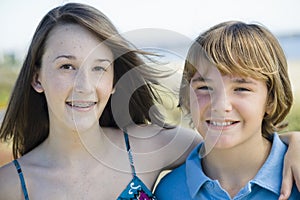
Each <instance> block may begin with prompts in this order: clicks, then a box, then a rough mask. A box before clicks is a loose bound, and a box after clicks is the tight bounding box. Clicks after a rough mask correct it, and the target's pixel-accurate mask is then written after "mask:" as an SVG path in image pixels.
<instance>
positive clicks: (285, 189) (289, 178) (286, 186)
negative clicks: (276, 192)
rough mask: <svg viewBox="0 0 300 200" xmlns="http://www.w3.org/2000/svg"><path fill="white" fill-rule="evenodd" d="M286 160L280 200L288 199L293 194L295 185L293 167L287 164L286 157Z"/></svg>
mask: <svg viewBox="0 0 300 200" xmlns="http://www.w3.org/2000/svg"><path fill="white" fill-rule="evenodd" d="M284 160H285V164H284V167H283V174H282V182H281V191H280V197H279V200H284V199H288V198H289V196H290V194H291V190H292V187H293V173H292V168H291V167H289V166H286V159H284Z"/></svg>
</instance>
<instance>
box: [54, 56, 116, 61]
mask: <svg viewBox="0 0 300 200" xmlns="http://www.w3.org/2000/svg"><path fill="white" fill-rule="evenodd" d="M59 58H67V59H70V60H75V59H76V57H75V56H72V55H59V56H57V57H55V58H54V60H53V62H54V61H55V60H57V59H59ZM96 60H97V61H99V62H109V63H112V61H111V60H110V59H106V58H99V59H96Z"/></svg>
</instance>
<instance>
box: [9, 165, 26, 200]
mask: <svg viewBox="0 0 300 200" xmlns="http://www.w3.org/2000/svg"><path fill="white" fill-rule="evenodd" d="M13 162H14V164H15V167H16V169H17V172H18V174H19V178H20V181H21V186H22V190H23V194H24V198H25V200H29V197H28V192H27V189H26V184H25V179H24V176H23V172H22V169H21V166H20V164H19V162H18V161H17V160H14V161H13Z"/></svg>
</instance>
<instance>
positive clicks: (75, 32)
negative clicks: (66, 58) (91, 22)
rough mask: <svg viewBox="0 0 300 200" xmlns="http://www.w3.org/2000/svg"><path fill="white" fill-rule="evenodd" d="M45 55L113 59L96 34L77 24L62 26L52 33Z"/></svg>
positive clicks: (108, 49)
mask: <svg viewBox="0 0 300 200" xmlns="http://www.w3.org/2000/svg"><path fill="white" fill-rule="evenodd" d="M45 54H48V55H49V54H50V55H52V54H55V55H60V54H70V55H73V54H74V55H81V56H82V57H87V56H91V55H93V54H98V55H102V56H104V57H109V58H112V52H111V50H110V48H108V47H107V46H106V45H105V44H104V43H103V42H102V41H101V40H100V38H98V37H97V36H96V35H95V34H93V33H92V32H91V31H89V30H87V29H86V28H84V27H82V26H80V25H77V24H60V25H57V26H56V27H54V28H53V30H51V31H50V33H49V36H48V38H47V40H46V45H45Z"/></svg>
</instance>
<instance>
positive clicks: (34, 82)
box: [31, 72, 44, 93]
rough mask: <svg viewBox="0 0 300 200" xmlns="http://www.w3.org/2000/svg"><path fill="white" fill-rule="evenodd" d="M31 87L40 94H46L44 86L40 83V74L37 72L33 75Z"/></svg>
mask: <svg viewBox="0 0 300 200" xmlns="http://www.w3.org/2000/svg"><path fill="white" fill-rule="evenodd" d="M31 86H32V87H33V89H34V90H35V91H37V92H38V93H42V92H44V88H43V86H42V84H41V82H40V79H39V74H38V73H37V72H36V73H35V74H34V75H33V78H32V82H31Z"/></svg>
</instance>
